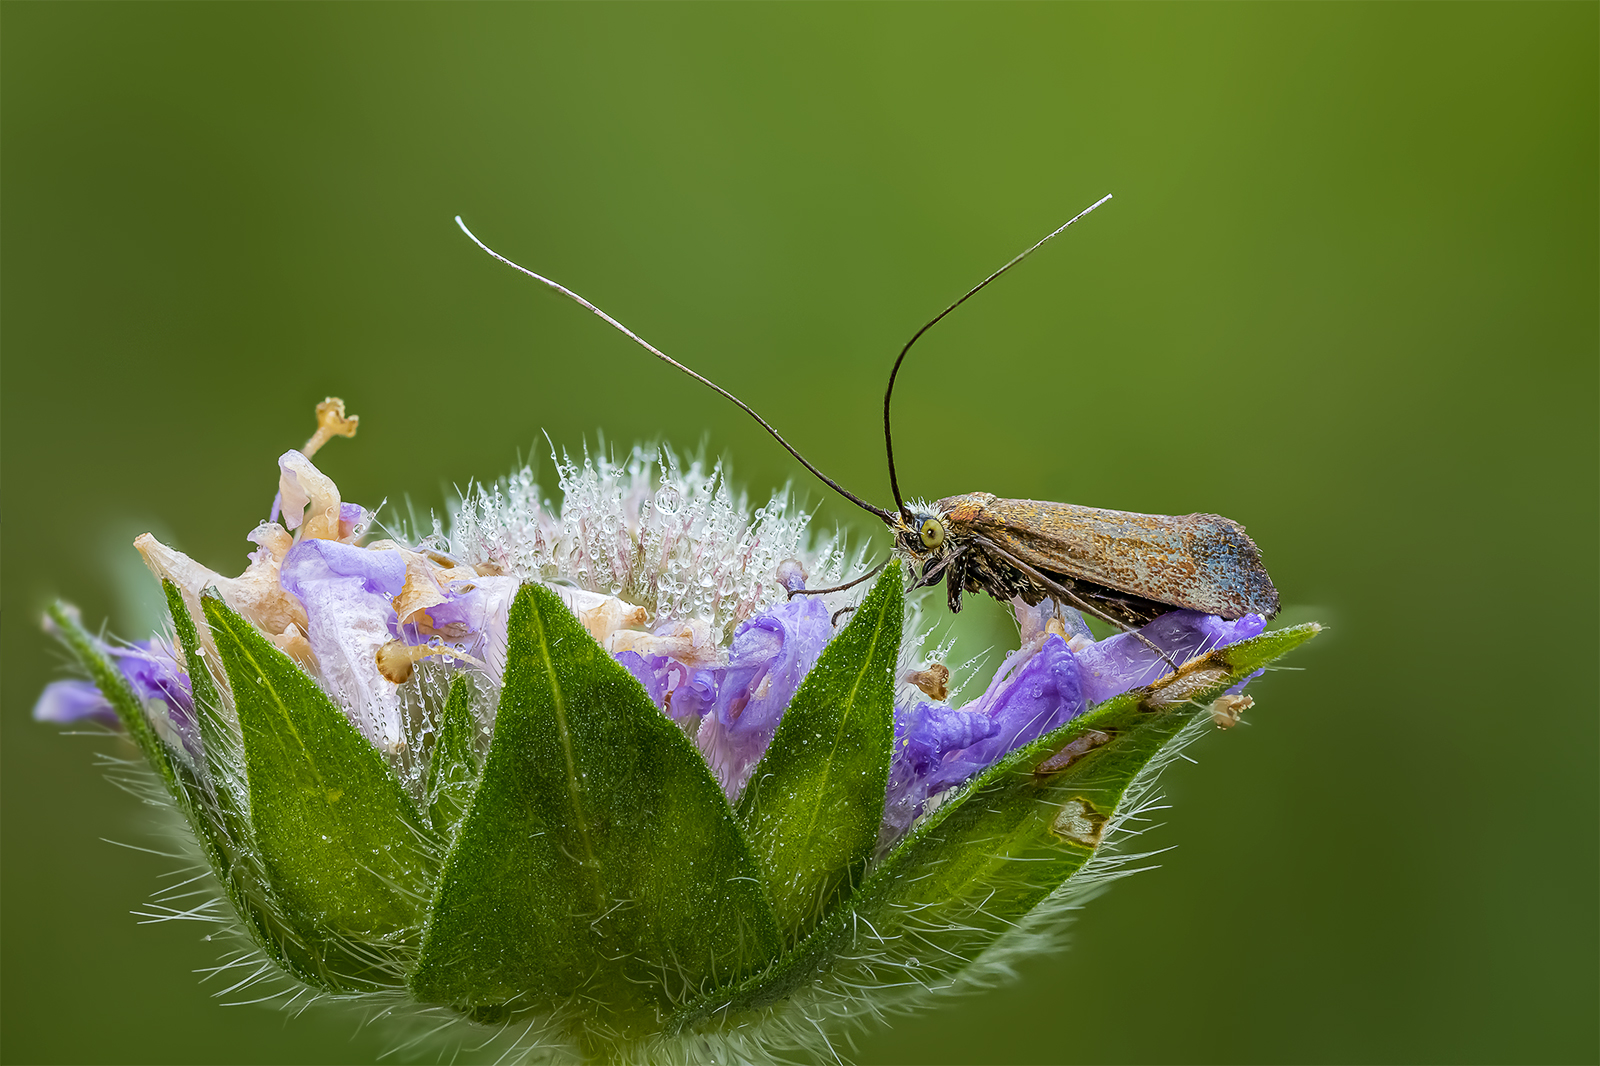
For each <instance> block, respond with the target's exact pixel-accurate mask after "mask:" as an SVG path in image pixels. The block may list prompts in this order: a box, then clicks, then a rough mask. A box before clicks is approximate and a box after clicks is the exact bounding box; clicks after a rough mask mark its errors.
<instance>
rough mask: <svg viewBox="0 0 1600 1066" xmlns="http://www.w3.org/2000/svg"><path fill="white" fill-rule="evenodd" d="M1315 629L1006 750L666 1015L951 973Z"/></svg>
mask: <svg viewBox="0 0 1600 1066" xmlns="http://www.w3.org/2000/svg"><path fill="white" fill-rule="evenodd" d="M1318 631H1319V630H1318V627H1317V626H1315V625H1307V626H1297V627H1294V628H1291V629H1285V630H1279V631H1277V632H1275V633H1268V634H1264V635H1262V636H1260V637H1256V638H1254V639H1253V640H1249V641H1244V642H1242V643H1240V644H1237V645H1233V646H1231V647H1228V648H1221V649H1218V650H1217V651H1214V652H1211V653H1210V654H1208V655H1206V656H1203V657H1201V658H1199V659H1196V660H1194V661H1192V662H1190V663H1188V664H1185V666H1184V668H1183V670H1181V671H1180V672H1179V674H1178V676H1176V677H1174V678H1168V679H1165V680H1164V681H1162V682H1158V683H1157V684H1156V685H1153V686H1151V687H1149V688H1145V689H1139V690H1136V691H1134V692H1130V693H1127V694H1124V695H1122V696H1118V697H1116V698H1115V699H1111V700H1108V701H1106V702H1105V703H1103V704H1101V705H1100V706H1099V707H1096V708H1095V709H1094V710H1092V711H1090V712H1089V713H1087V714H1085V715H1082V716H1081V717H1079V718H1077V719H1074V720H1073V721H1071V722H1069V723H1067V724H1066V725H1064V726H1062V727H1061V728H1059V729H1056V730H1054V731H1053V732H1051V733H1049V734H1047V735H1046V736H1044V737H1042V738H1040V739H1039V740H1038V741H1036V742H1035V743H1033V744H1030V745H1028V746H1026V747H1024V748H1021V749H1019V750H1017V751H1015V752H1013V753H1011V754H1010V755H1008V756H1007V757H1006V758H1004V759H1002V760H1001V761H1000V762H999V763H997V764H996V765H994V766H993V767H991V768H990V769H989V770H987V771H985V772H984V773H983V774H981V775H980V776H979V777H978V778H976V779H975V780H974V781H972V782H971V783H969V784H968V785H967V786H965V787H964V788H963V789H961V790H960V791H959V792H958V793H957V794H956V795H955V796H953V797H951V798H950V799H949V800H947V801H946V802H945V803H944V804H942V805H941V806H940V807H939V808H938V809H937V810H935V811H934V812H933V813H932V814H930V815H929V816H928V817H927V818H926V819H925V820H924V821H923V822H921V823H920V824H919V825H918V826H917V827H916V828H915V829H914V830H913V831H912V833H911V834H910V836H908V837H907V838H906V839H905V840H904V841H902V842H901V843H900V844H899V846H898V847H896V848H895V850H894V851H893V852H891V853H890V854H889V855H888V857H886V858H885V859H884V860H883V861H882V862H880V863H879V864H878V865H877V866H876V867H875V868H874V869H873V870H872V871H871V872H870V873H869V874H868V877H867V879H866V881H865V882H864V883H863V884H862V886H861V888H860V889H859V890H857V892H856V894H855V895H854V896H853V897H852V898H851V899H850V900H849V901H848V902H847V903H846V904H845V905H844V906H842V907H840V908H839V909H838V910H837V911H835V912H834V914H833V915H832V916H831V917H830V918H829V919H828V920H827V921H825V922H824V923H823V924H822V925H820V926H819V927H818V928H817V930H816V931H815V932H814V933H813V934H812V935H811V936H810V937H808V938H807V939H806V940H805V941H804V942H802V943H801V944H800V945H799V946H798V947H797V948H795V949H794V950H793V951H791V952H790V953H789V954H788V955H787V956H786V957H785V958H784V959H783V961H782V962H780V963H779V964H778V965H777V966H775V967H773V968H772V969H771V970H769V971H767V972H766V973H764V974H761V975H759V976H757V977H753V978H750V979H749V980H747V981H746V982H744V984H743V985H742V986H740V987H739V988H737V989H734V990H731V991H730V992H727V993H720V994H714V995H712V996H709V997H706V998H705V999H704V1000H702V1001H701V1002H700V1003H698V1004H695V1005H693V1006H690V1007H688V1008H686V1009H685V1010H684V1011H682V1012H681V1013H680V1014H679V1015H678V1017H677V1018H676V1019H675V1022H674V1024H675V1026H676V1027H677V1028H678V1029H680V1030H681V1029H685V1028H692V1027H693V1026H695V1025H697V1024H699V1023H701V1022H703V1021H704V1020H705V1019H707V1018H708V1017H711V1016H713V1015H714V1016H717V1017H719V1018H725V1019H730V1020H733V1019H737V1017H738V1013H739V1012H740V1011H743V1010H752V1009H759V1008H762V1007H765V1006H768V1005H770V1004H773V1003H776V1002H777V1001H779V1000H781V999H783V998H785V997H787V996H789V995H791V994H793V993H795V992H798V991H800V990H802V989H806V988H808V987H811V986H813V985H814V983H815V982H817V981H819V980H823V981H825V982H826V987H825V988H824V992H826V991H827V989H832V990H833V992H834V994H837V995H848V990H849V988H850V987H851V986H852V984H855V983H859V982H862V981H871V982H874V983H878V984H881V983H882V982H883V981H884V979H885V978H884V974H885V973H886V972H890V971H894V970H899V971H901V972H903V973H904V974H905V979H906V980H907V981H908V982H909V983H913V984H923V985H926V984H928V983H930V982H935V981H946V980H948V979H949V978H950V977H951V976H953V975H955V974H957V973H959V972H960V971H962V970H963V969H965V968H966V967H967V966H968V965H970V964H971V963H972V962H973V961H974V960H975V959H977V958H978V957H979V956H980V955H981V954H982V953H983V952H984V951H985V950H987V949H988V948H991V947H993V946H995V945H996V944H997V943H999V942H1000V941H1001V939H1002V938H1003V937H1005V936H1006V935H1007V934H1008V933H1011V932H1013V931H1014V930H1016V929H1017V928H1018V926H1019V923H1021V922H1022V921H1023V920H1024V919H1025V918H1026V917H1027V916H1028V915H1029V913H1030V912H1031V911H1033V909H1034V908H1035V907H1036V906H1038V905H1039V904H1040V903H1041V902H1043V901H1044V900H1045V899H1046V898H1047V897H1049V896H1050V895H1051V894H1052V893H1053V892H1055V891H1056V890H1057V889H1058V888H1059V887H1060V886H1061V885H1062V884H1063V883H1064V882H1065V881H1066V880H1067V879H1068V878H1069V877H1071V876H1072V875H1073V874H1074V873H1076V872H1077V871H1078V870H1079V869H1080V868H1081V867H1082V866H1083V864H1084V863H1085V862H1086V861H1087V860H1088V859H1089V858H1090V857H1091V856H1093V855H1094V853H1095V849H1096V848H1097V847H1098V846H1099V844H1100V840H1101V838H1102V835H1103V834H1104V831H1105V829H1106V826H1107V824H1108V823H1109V822H1110V821H1111V819H1112V818H1113V817H1114V816H1115V814H1116V812H1117V809H1118V807H1119V805H1120V804H1121V803H1122V800H1123V798H1124V796H1125V795H1126V793H1127V790H1128V787H1129V785H1130V784H1132V783H1133V782H1134V780H1135V779H1136V778H1137V777H1138V776H1139V774H1140V773H1141V772H1142V771H1143V770H1145V769H1146V768H1147V767H1148V766H1150V765H1151V764H1152V762H1153V761H1154V760H1157V759H1158V758H1159V757H1160V756H1161V755H1162V753H1163V752H1168V751H1170V750H1172V749H1171V747H1170V746H1171V745H1172V743H1173V741H1174V740H1175V739H1177V737H1178V734H1179V732H1180V731H1181V730H1182V729H1183V728H1184V726H1186V725H1188V724H1189V723H1190V722H1192V721H1193V720H1194V719H1195V718H1196V716H1197V715H1200V714H1202V713H1204V712H1205V710H1206V709H1207V707H1208V706H1209V705H1210V703H1211V701H1213V700H1215V699H1216V698H1217V697H1218V696H1219V695H1221V694H1222V693H1223V692H1225V691H1226V690H1227V689H1228V688H1229V687H1231V686H1233V685H1234V684H1237V683H1238V682H1239V681H1240V680H1241V679H1242V678H1244V677H1246V676H1248V675H1249V674H1250V673H1252V672H1254V671H1255V670H1256V669H1258V668H1260V667H1261V666H1263V665H1265V664H1266V663H1267V662H1270V661H1271V660H1272V659H1275V658H1277V657H1278V656H1280V655H1282V654H1284V653H1285V652H1287V651H1289V650H1291V649H1292V648H1294V647H1296V646H1297V645H1299V644H1302V643H1304V642H1305V641H1307V640H1309V639H1311V638H1312V637H1313V636H1315V635H1316V633H1317V632H1318ZM1157 765H1159V763H1157Z"/></svg>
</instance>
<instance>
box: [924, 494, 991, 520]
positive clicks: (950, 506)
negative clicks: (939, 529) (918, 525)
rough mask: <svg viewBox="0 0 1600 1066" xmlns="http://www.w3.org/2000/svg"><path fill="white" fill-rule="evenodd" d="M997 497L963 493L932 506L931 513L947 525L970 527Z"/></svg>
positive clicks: (948, 497)
mask: <svg viewBox="0 0 1600 1066" xmlns="http://www.w3.org/2000/svg"><path fill="white" fill-rule="evenodd" d="M996 499H997V497H996V496H995V494H994V493H992V492H964V493H962V494H961V495H960V496H946V497H945V498H944V499H942V500H940V501H939V502H938V503H936V504H934V505H933V508H932V509H933V511H934V512H935V513H936V514H937V515H938V516H939V517H940V518H941V519H942V520H943V521H944V522H945V523H946V524H947V525H948V524H954V525H957V526H964V525H970V524H971V523H972V522H974V521H976V520H977V518H978V516H979V515H981V514H982V513H983V512H984V509H985V508H987V507H988V506H989V505H990V504H991V503H993V502H994V501H995V500H996Z"/></svg>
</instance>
